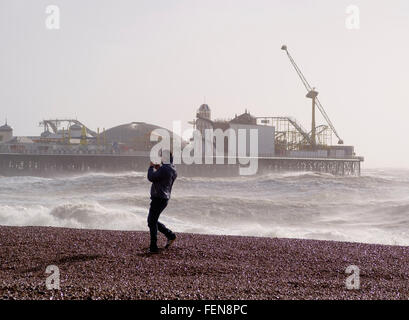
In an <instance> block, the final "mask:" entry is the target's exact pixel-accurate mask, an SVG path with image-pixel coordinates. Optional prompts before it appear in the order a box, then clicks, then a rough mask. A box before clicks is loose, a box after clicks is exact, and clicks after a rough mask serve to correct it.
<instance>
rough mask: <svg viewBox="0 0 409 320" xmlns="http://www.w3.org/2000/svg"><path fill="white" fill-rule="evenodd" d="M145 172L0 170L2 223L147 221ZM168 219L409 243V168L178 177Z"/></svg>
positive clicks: (220, 229)
mask: <svg viewBox="0 0 409 320" xmlns="http://www.w3.org/2000/svg"><path fill="white" fill-rule="evenodd" d="M149 188H150V184H149V182H148V181H147V180H146V179H145V173H144V172H126V173H120V174H109V173H108V174H106V173H91V174H86V175H76V176H70V177H56V178H36V177H0V225H15V226H28V225H30V226H57V227H73V228H92V229H115V230H147V225H146V224H147V223H146V216H147V212H148V207H149ZM160 220H162V222H164V223H165V224H167V225H168V226H169V227H170V228H171V229H173V230H175V231H177V232H194V233H207V234H230V235H246V236H266V237H288V238H310V239H324V240H340V241H359V242H369V243H384V244H399V245H409V232H408V231H407V230H409V171H408V170H379V171H377V170H369V171H364V172H363V174H362V176H361V177H334V176H331V175H327V174H320V173H311V172H296V173H288V172H284V173H271V174H267V175H263V176H257V177H256V176H251V177H234V178H216V179H212V178H185V177H179V178H178V179H177V180H176V182H175V185H174V192H173V194H172V199H171V201H170V202H169V206H168V208H167V209H166V210H165V212H164V213H163V214H162V216H161V219H160Z"/></svg>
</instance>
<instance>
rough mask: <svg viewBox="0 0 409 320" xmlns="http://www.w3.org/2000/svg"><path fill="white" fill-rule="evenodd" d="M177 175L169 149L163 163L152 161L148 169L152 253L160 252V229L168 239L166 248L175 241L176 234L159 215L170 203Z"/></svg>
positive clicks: (150, 248) (163, 153)
mask: <svg viewBox="0 0 409 320" xmlns="http://www.w3.org/2000/svg"><path fill="white" fill-rule="evenodd" d="M176 177H177V173H176V169H175V167H174V165H173V159H172V153H171V152H170V151H169V150H162V165H160V166H159V165H155V164H153V163H152V162H151V163H150V166H149V170H148V180H149V181H150V182H152V186H151V205H150V208H149V215H148V226H149V231H150V237H151V243H150V246H149V252H150V253H158V252H159V249H158V245H157V234H158V230H159V231H160V232H162V233H163V234H164V235H165V236H166V238H167V239H168V241H167V243H166V246H165V248H166V249H167V248H169V247H170V245H171V244H172V243H173V241H175V239H176V235H175V234H174V233H173V232H172V231H171V230H169V229H167V228H166V227H165V225H164V224H162V223H160V222H159V221H158V220H159V216H160V214H161V212H162V211H163V210H164V209H165V208H166V206H167V205H168V201H169V199H170V194H171V192H172V186H173V183H174V182H175V180H176Z"/></svg>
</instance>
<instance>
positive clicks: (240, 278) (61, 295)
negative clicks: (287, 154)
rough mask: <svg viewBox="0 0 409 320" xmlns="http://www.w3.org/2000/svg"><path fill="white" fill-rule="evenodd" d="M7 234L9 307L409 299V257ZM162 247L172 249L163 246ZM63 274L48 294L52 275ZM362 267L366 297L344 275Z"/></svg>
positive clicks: (263, 244)
mask: <svg viewBox="0 0 409 320" xmlns="http://www.w3.org/2000/svg"><path fill="white" fill-rule="evenodd" d="M177 236H178V238H177V241H175V243H174V245H173V246H172V247H171V248H170V249H168V250H164V251H163V252H161V253H160V254H157V255H149V254H147V253H146V248H147V245H148V243H149V234H148V233H147V232H137V231H105V230H86V229H66V228H54V227H5V226H3V227H0V298H1V299H46V300H49V299H144V300H151V299H227V300H230V299H232V300H240V299H269V300H270V299H271V300H276V299H407V298H408V297H409V289H408V288H409V247H402V246H387V245H374V244H361V243H347V242H335V241H318V240H299V239H277V238H258V237H240V236H217V235H200V234H187V233H179V234H177ZM159 244H160V245H164V244H165V239H164V237H163V236H161V235H160V236H159ZM49 265H55V266H57V267H58V269H59V272H60V289H59V290H58V289H51V290H49V289H47V287H46V279H47V277H48V276H49V274H47V273H46V272H45V271H46V268H47V266H49ZM350 265H355V266H357V267H359V270H360V288H359V289H354V290H348V289H347V288H346V283H345V282H346V279H347V277H348V276H349V274H347V273H346V272H345V270H346V268H347V267H348V266H350Z"/></svg>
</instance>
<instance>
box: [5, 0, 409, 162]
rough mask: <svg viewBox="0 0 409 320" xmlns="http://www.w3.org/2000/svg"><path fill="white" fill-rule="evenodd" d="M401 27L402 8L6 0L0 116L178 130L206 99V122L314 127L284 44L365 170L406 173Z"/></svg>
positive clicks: (407, 61) (406, 53) (408, 28)
mask: <svg viewBox="0 0 409 320" xmlns="http://www.w3.org/2000/svg"><path fill="white" fill-rule="evenodd" d="M351 4H352V5H356V6H358V7H359V9H360V29H358V30H349V29H347V28H346V25H345V20H346V19H347V17H348V14H347V13H346V8H347V7H348V6H349V5H351ZM48 5H57V6H58V7H59V8H60V29H59V30H49V29H47V28H46V24H45V21H46V18H47V14H46V12H45V9H46V7H47V6H48ZM408 33H409V1H407V0H391V1H373V0H372V1H369V0H368V1H351V0H349V1H344V0H336V1H328V0H326V1H325V0H316V1H314V0H292V1H291V0H285V1H284V0H283V1H279V0H266V1H261V0H251V1H250V0H246V1H243V0H231V1H226V0H215V1H213V0H202V1H195V0H178V1H173V0H154V1H153V0H146V1H145V0H144V1H142V0H129V1H125V0H115V1H114V0H110V1H108V0H95V1H91V0H65V1H63V0H59V1H57V0H49V1H42V0H25V1H21V0H0V41H1V50H0V70H1V72H0V119H1V122H3V121H4V120H2V119H4V118H5V117H7V118H8V122H9V124H10V125H11V126H12V127H13V128H14V133H15V135H38V134H40V133H41V131H42V129H41V128H40V127H38V123H39V121H41V120H42V119H44V118H56V117H76V118H78V119H79V120H80V121H82V122H84V123H85V124H86V125H87V126H89V127H90V128H92V129H96V128H97V127H100V128H102V127H105V128H109V127H112V126H115V125H119V124H122V123H127V122H131V121H144V122H149V123H154V124H157V125H161V126H164V127H167V128H169V129H172V121H173V120H181V121H182V122H183V123H184V124H186V123H187V121H189V120H191V119H193V118H194V116H195V111H196V109H197V108H198V107H199V105H200V104H201V103H203V101H204V97H206V102H207V103H208V104H209V106H210V108H211V109H212V116H213V117H214V118H229V117H233V116H234V114H235V113H241V112H243V111H244V109H245V108H247V109H248V110H250V112H251V113H252V114H254V115H256V116H286V115H290V116H293V117H296V118H297V119H299V120H300V121H301V122H302V123H303V125H304V127H309V126H310V122H311V120H310V112H311V107H310V101H309V100H307V99H306V98H305V93H306V92H305V89H304V88H303V87H302V84H301V82H300V80H299V79H298V77H297V75H296V73H295V71H294V70H293V69H292V67H291V65H290V62H289V60H288V59H287V57H286V55H285V54H284V52H283V51H281V50H280V47H281V45H282V44H284V43H285V44H287V45H288V48H289V50H290V52H291V53H292V55H293V57H294V59H295V60H296V62H297V63H298V64H299V66H300V67H301V69H302V70H303V72H304V74H305V75H306V77H307V79H308V80H309V82H310V83H311V84H312V85H313V86H315V87H316V88H317V90H318V91H319V92H320V96H319V97H320V99H321V102H322V104H323V105H324V108H325V109H326V111H327V113H328V114H329V116H330V118H331V119H332V122H333V123H334V125H335V127H336V129H337V131H338V132H339V134H340V135H341V137H342V138H343V139H344V141H345V144H352V145H355V148H356V152H357V153H358V154H360V155H363V156H365V159H366V161H365V163H364V167H392V166H394V167H409V143H408V130H409V126H408V122H409V86H408V83H409V78H408V76H409V40H408V39H409V36H408ZM318 120H319V121H318V122H320V121H321V120H322V118H319V119H318Z"/></svg>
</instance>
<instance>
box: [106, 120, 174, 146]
mask: <svg viewBox="0 0 409 320" xmlns="http://www.w3.org/2000/svg"><path fill="white" fill-rule="evenodd" d="M155 129H164V130H166V131H168V132H169V134H170V137H171V138H172V137H173V133H172V132H171V131H170V130H167V129H165V128H162V127H159V126H157V125H154V124H149V123H145V122H131V123H126V124H122V125H119V126H116V127H113V128H110V129H108V130H106V131H105V137H106V139H107V141H108V142H111V143H112V142H118V143H123V144H126V145H128V146H130V147H132V148H134V149H136V150H141V151H145V150H150V148H151V147H152V146H153V145H154V144H156V142H155V141H153V142H152V141H150V136H151V133H152V131H153V130H155Z"/></svg>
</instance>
